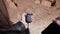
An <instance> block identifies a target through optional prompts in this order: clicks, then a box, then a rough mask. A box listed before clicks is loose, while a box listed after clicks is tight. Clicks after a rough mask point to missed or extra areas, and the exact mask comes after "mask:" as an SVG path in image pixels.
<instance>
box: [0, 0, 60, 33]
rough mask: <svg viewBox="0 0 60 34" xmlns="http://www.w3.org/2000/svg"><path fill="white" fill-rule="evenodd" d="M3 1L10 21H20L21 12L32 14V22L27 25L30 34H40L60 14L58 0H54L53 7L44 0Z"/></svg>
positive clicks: (59, 0) (59, 2)
mask: <svg viewBox="0 0 60 34" xmlns="http://www.w3.org/2000/svg"><path fill="white" fill-rule="evenodd" d="M0 2H1V1H0ZM3 2H4V3H5V6H6V8H7V11H8V14H9V19H10V21H11V22H12V23H16V22H17V21H20V20H21V15H22V13H32V14H33V22H32V23H31V24H30V26H29V28H30V33H31V34H41V32H42V31H43V30H44V29H45V28H46V27H47V26H48V25H49V24H50V23H51V22H52V20H53V19H54V18H56V17H58V16H60V0H56V6H54V7H51V6H50V5H51V2H49V1H46V0H4V1H3ZM2 6H3V5H2ZM0 7H1V6H0ZM2 9H4V8H2ZM2 9H1V10H2ZM4 10H5V9H4ZM5 11H6V10H5Z"/></svg>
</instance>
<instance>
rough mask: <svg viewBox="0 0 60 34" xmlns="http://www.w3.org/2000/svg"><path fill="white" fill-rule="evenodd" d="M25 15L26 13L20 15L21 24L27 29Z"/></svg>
mask: <svg viewBox="0 0 60 34" xmlns="http://www.w3.org/2000/svg"><path fill="white" fill-rule="evenodd" d="M25 15H27V13H23V14H22V20H21V22H22V23H23V24H24V26H25V28H28V24H27V23H26V20H25Z"/></svg>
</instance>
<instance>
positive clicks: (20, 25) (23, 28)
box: [12, 21, 25, 31]
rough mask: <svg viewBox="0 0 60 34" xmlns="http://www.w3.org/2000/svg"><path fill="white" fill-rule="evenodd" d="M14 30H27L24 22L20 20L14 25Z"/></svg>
mask: <svg viewBox="0 0 60 34" xmlns="http://www.w3.org/2000/svg"><path fill="white" fill-rule="evenodd" d="M12 30H15V31H16V30H18V31H25V26H24V24H23V23H22V22H20V21H19V22H17V23H16V24H14V25H13V26H12Z"/></svg>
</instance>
